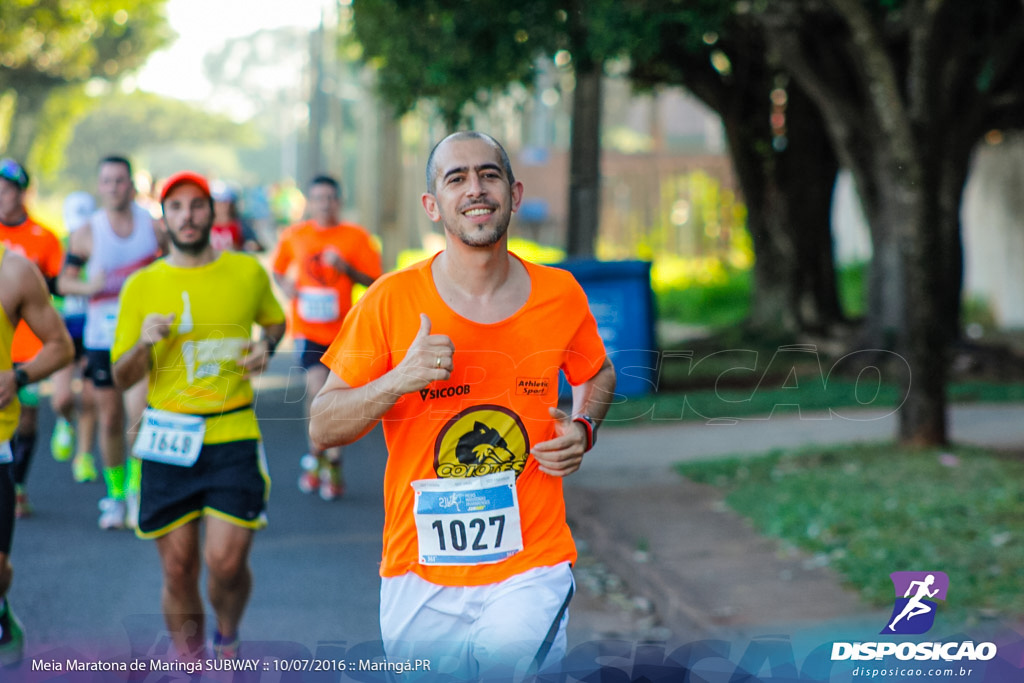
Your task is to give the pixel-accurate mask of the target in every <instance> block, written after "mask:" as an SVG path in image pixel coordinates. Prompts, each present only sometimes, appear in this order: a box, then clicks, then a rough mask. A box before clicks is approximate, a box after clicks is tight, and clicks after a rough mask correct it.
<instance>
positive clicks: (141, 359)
mask: <svg viewBox="0 0 1024 683" xmlns="http://www.w3.org/2000/svg"><path fill="white" fill-rule="evenodd" d="M173 323H174V314H173V313H168V314H166V315H161V314H159V313H150V314H149V315H147V316H146V317H145V318H144V319H143V321H142V332H141V334H140V335H139V339H138V341H136V342H135V344H134V345H133V346H132V347H131V348H130V349H128V350H127V351H125V352H124V353H123V354H121V356H120V357H119V358H118V359H117V360H116V361H114V365H113V367H112V368H111V374H112V375H113V377H114V384H115V385H116V386H117V387H118V388H119V389H121V390H122V391H123V390H125V389H128V388H129V387H132V386H134V385H135V383H136V382H138V381H139V380H140V379H142V378H143V377H145V376H146V375H147V374H149V370H150V368H151V367H152V364H153V359H152V355H151V354H150V351H152V349H153V345H154V344H156V343H157V342H158V341H160V340H161V339H166V338H167V336H168V335H170V333H171V325H172V324H173Z"/></svg>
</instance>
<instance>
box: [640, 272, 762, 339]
mask: <svg viewBox="0 0 1024 683" xmlns="http://www.w3.org/2000/svg"><path fill="white" fill-rule="evenodd" d="M750 281H751V272H750V271H749V270H743V271H734V272H732V273H730V274H729V276H728V278H727V279H726V280H725V281H724V282H721V283H712V284H707V285H694V286H690V287H667V288H663V287H660V286H655V287H654V292H655V302H656V306H657V310H658V317H659V318H660V319H662V320H673V321H676V322H680V323H685V324H689V325H704V326H707V327H715V328H718V327H728V326H731V325H738V324H739V323H741V322H743V320H744V319H745V318H746V317H747V314H748V312H749V311H750V287H751V283H750ZM656 285H657V283H656Z"/></svg>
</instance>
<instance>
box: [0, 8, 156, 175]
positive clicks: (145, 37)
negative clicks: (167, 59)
mask: <svg viewBox="0 0 1024 683" xmlns="http://www.w3.org/2000/svg"><path fill="white" fill-rule="evenodd" d="M165 1H166V0H89V1H88V2H66V1H62V0H4V2H3V3H0V67H2V68H0V95H7V94H9V93H14V94H15V99H14V107H13V112H12V113H11V114H10V122H9V125H8V127H7V128H8V130H7V135H6V153H7V154H9V155H11V156H15V157H18V158H22V159H25V158H27V157H28V154H29V151H30V150H31V149H32V145H33V143H34V142H35V140H36V136H37V132H38V129H39V122H40V121H42V120H44V119H43V118H42V113H43V111H44V107H45V106H46V103H47V100H48V98H49V97H50V95H51V94H52V93H53V92H54V91H55V90H56V89H59V88H65V87H68V86H74V85H78V84H82V83H85V82H87V81H89V80H91V79H93V78H100V79H104V80H113V79H116V78H117V77H118V76H119V75H121V74H123V73H125V72H126V71H130V70H132V69H136V68H138V67H139V66H141V65H142V63H143V62H144V61H145V60H146V58H147V57H148V56H149V54H150V53H152V52H153V51H154V50H156V49H159V48H160V47H162V46H163V45H165V44H167V43H168V42H169V40H170V38H171V33H170V29H169V28H168V25H167V22H166V18H165V16H164V3H165ZM52 123H53V122H52V121H51V122H49V124H48V125H50V124H52ZM2 137H3V136H0V139H2Z"/></svg>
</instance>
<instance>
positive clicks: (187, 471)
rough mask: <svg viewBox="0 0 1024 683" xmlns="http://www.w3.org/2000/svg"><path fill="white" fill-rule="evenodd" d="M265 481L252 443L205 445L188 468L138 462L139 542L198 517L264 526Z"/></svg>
mask: <svg viewBox="0 0 1024 683" xmlns="http://www.w3.org/2000/svg"><path fill="white" fill-rule="evenodd" d="M269 490H270V477H269V476H268V474H267V468H266V458H265V456H264V453H263V444H262V443H261V442H260V441H257V440H256V439H247V440H245V441H230V442H228V443H217V444H204V445H203V449H202V450H201V451H200V452H199V458H198V459H197V460H196V463H195V464H194V465H192V467H180V466H178V465H167V464H164V463H160V462H153V461H152V460H143V461H142V486H141V489H140V491H139V525H138V530H137V531H136V533H137V534H138V536H140V537H141V538H156V537H158V536H163V535H164V534H166V533H167V532H169V531H171V530H173V529H176V528H178V527H180V526H182V525H184V524H186V523H188V522H190V521H192V520H193V519H197V518H199V517H201V516H202V515H213V516H216V517H219V518H220V519H224V520H227V521H229V522H231V523H233V524H237V525H238V526H243V527H246V528H250V529H258V528H260V527H262V526H264V524H265V523H266V522H265V518H264V514H263V513H264V510H265V509H266V501H267V493H268V491H269Z"/></svg>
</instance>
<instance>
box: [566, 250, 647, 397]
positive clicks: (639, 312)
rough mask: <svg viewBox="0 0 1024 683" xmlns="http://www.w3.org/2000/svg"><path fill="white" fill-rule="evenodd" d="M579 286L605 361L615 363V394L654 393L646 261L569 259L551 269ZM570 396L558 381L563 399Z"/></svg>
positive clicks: (638, 394) (635, 394) (567, 389)
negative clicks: (570, 276) (564, 273)
mask: <svg viewBox="0 0 1024 683" xmlns="http://www.w3.org/2000/svg"><path fill="white" fill-rule="evenodd" d="M556 265H557V266H558V267H559V268H564V269H565V270H568V271H569V272H570V273H572V274H573V276H574V277H575V278H576V281H577V282H579V283H580V286H582V287H583V291H584V292H586V294H587V299H588V301H589V302H590V312H591V313H593V315H594V319H595V320H596V321H597V328H598V331H599V332H600V333H601V339H603V340H604V345H605V349H606V350H607V351H608V357H609V358H610V359H611V361H612V363H614V364H615V370H616V374H617V375H618V381H617V383H616V386H615V393H616V394H620V395H623V396H640V395H643V394H649V393H652V392H654V391H655V389H656V388H657V377H656V372H657V368H658V350H657V348H656V344H655V338H654V294H653V292H652V291H651V264H650V262H649V261H597V260H593V259H586V260H584V259H573V260H568V261H563V262H562V263H559V264H556ZM568 393H569V387H568V383H566V382H565V380H564V378H563V380H562V394H563V395H566V394H568Z"/></svg>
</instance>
